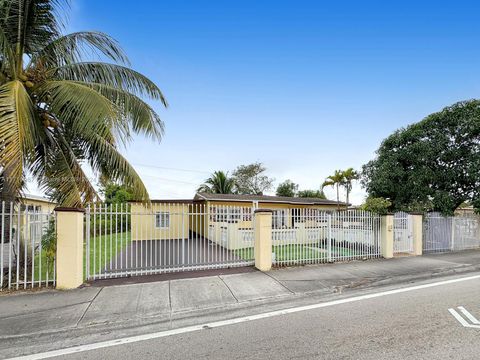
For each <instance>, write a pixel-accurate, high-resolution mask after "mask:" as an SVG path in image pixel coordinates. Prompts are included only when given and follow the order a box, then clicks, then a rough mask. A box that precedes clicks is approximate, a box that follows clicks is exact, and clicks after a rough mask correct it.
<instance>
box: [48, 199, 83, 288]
mask: <svg viewBox="0 0 480 360" xmlns="http://www.w3.org/2000/svg"><path fill="white" fill-rule="evenodd" d="M55 213H56V215H57V254H56V273H57V286H56V287H57V289H64V290H67V289H75V288H77V287H79V286H80V285H82V284H83V256H84V252H83V217H84V213H85V210H84V209H77V208H66V207H58V208H56V209H55Z"/></svg>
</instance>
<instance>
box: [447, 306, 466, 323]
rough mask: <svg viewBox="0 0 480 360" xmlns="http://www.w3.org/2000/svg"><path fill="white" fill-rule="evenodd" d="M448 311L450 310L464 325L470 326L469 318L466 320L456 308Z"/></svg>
mask: <svg viewBox="0 0 480 360" xmlns="http://www.w3.org/2000/svg"><path fill="white" fill-rule="evenodd" d="M448 311H449V312H450V314H452V315H453V317H454V318H455V319H457V321H458V322H459V323H460V324H462V326H463V327H470V326H471V325H470V324H469V323H468V322H467V320H465V319H464V318H463V317H462V315H460V314H459V313H458V312H457V311H456V310H455V309H452V308H450V309H448Z"/></svg>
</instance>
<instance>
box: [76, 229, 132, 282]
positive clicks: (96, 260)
mask: <svg viewBox="0 0 480 360" xmlns="http://www.w3.org/2000/svg"><path fill="white" fill-rule="evenodd" d="M131 242H132V237H131V234H130V231H126V232H121V233H114V234H107V235H101V236H100V235H97V236H91V237H90V274H94V273H99V272H100V271H102V270H103V269H104V268H105V265H108V264H109V262H110V260H111V259H114V258H115V257H116V256H117V254H119V253H120V252H121V251H122V250H123V249H125V247H126V246H127V245H129V244H130V243H131ZM105 247H106V248H107V251H106V252H105ZM110 249H112V251H111V252H110ZM94 264H95V269H94ZM85 269H86V263H85ZM85 273H86V272H85Z"/></svg>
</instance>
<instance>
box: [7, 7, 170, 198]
mask: <svg viewBox="0 0 480 360" xmlns="http://www.w3.org/2000/svg"><path fill="white" fill-rule="evenodd" d="M67 9H68V1H66V0H63V1H62V0H1V1H0V143H1V147H0V176H1V177H2V181H1V185H2V187H1V196H2V197H3V198H4V199H6V198H10V199H13V198H15V197H16V196H17V195H18V194H19V192H20V191H21V189H22V187H23V185H24V176H25V173H26V172H27V171H29V172H31V173H32V174H33V175H34V176H35V178H36V179H37V180H38V182H39V184H40V185H41V186H42V187H43V188H44V189H45V191H46V192H47V193H49V194H50V195H51V197H52V198H53V199H55V200H56V201H58V202H59V203H61V204H63V205H66V206H81V205H82V204H84V203H85V202H89V201H92V200H94V199H96V198H98V195H97V192H96V190H95V188H94V187H93V186H92V182H91V181H90V179H89V176H87V174H88V171H86V168H88V167H90V168H91V169H92V170H93V173H94V174H95V175H102V176H103V177H104V178H108V179H110V180H112V181H119V182H121V183H123V184H126V185H127V186H128V187H129V188H131V189H132V190H133V191H134V196H135V198H137V199H148V193H147V190H146V189H145V186H144V184H143V182H142V181H141V179H140V177H139V176H138V174H137V172H136V171H135V170H134V169H133V167H132V166H131V165H130V164H129V163H128V162H127V160H126V159H125V158H124V157H123V156H122V155H121V154H120V152H119V151H118V149H117V145H118V143H119V142H120V143H127V142H128V141H129V140H130V139H131V136H132V134H144V135H147V136H149V137H151V138H153V139H157V140H160V139H161V138H162V134H163V123H162V121H161V119H160V117H159V116H158V114H157V113H156V112H155V111H154V110H153V109H152V107H151V106H150V105H148V104H147V103H146V102H145V101H144V100H143V99H144V98H150V99H153V100H159V101H160V102H161V103H163V105H165V106H166V105H167V103H166V100H165V98H164V96H163V95H162V93H161V91H160V89H159V88H158V87H157V86H156V85H155V84H154V83H153V82H152V81H150V80H149V79H148V78H146V77H145V76H143V75H141V74H140V73H138V72H136V71H134V70H132V69H131V68H130V67H129V62H128V59H127V57H126V55H125V54H124V52H123V51H122V49H121V48H120V46H119V45H118V43H117V42H116V41H115V40H113V39H112V38H111V37H110V36H108V35H106V34H104V33H101V32H90V31H88V32H76V33H72V34H64V33H63V30H64V28H63V26H62V23H63V21H64V18H63V17H60V16H61V15H58V14H62V12H64V11H65V10H67Z"/></svg>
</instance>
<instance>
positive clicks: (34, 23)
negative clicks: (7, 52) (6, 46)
mask: <svg viewBox="0 0 480 360" xmlns="http://www.w3.org/2000/svg"><path fill="white" fill-rule="evenodd" d="M65 2H66V1H61V0H9V1H2V2H0V22H1V23H2V28H3V29H4V31H5V33H6V35H7V38H8V39H9V42H10V44H12V45H16V46H17V55H23V54H24V53H25V54H27V55H31V54H33V53H35V52H37V51H38V50H40V49H41V48H43V46H45V44H46V43H49V42H51V41H52V40H53V39H54V38H56V37H58V36H59V35H60V31H61V24H60V22H59V21H58V20H59V17H58V16H56V8H57V7H58V6H60V5H61V4H62V3H65Z"/></svg>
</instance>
